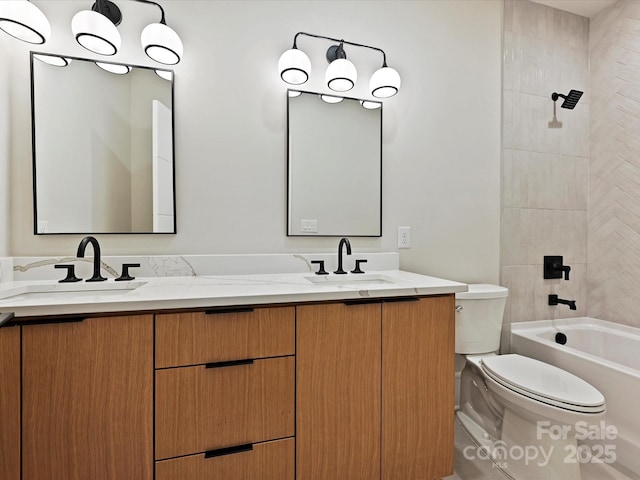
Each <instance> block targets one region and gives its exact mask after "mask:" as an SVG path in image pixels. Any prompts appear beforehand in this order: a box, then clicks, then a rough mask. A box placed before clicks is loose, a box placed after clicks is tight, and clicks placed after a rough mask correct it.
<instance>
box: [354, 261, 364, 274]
mask: <svg viewBox="0 0 640 480" xmlns="http://www.w3.org/2000/svg"><path fill="white" fill-rule="evenodd" d="M361 263H367V261H366V260H365V259H356V268H354V269H353V270H351V273H364V271H363V270H362V269H361V268H360V264H361Z"/></svg>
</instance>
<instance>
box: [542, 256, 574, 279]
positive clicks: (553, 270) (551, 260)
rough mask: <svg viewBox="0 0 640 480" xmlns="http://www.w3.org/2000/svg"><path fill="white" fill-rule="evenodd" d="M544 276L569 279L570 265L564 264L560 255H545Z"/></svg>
mask: <svg viewBox="0 0 640 480" xmlns="http://www.w3.org/2000/svg"><path fill="white" fill-rule="evenodd" d="M543 265H544V278H545V279H550V278H562V277H563V276H564V279H565V280H569V272H570V271H571V267H570V266H569V265H564V263H563V258H562V256H561V255H545V257H544V263H543Z"/></svg>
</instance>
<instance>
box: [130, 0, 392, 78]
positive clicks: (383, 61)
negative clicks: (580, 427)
mask: <svg viewBox="0 0 640 480" xmlns="http://www.w3.org/2000/svg"><path fill="white" fill-rule="evenodd" d="M138 1H143V0H138ZM145 1H146V0H145ZM298 35H306V36H307V37H313V38H323V39H325V40H331V41H332V42H338V43H339V45H340V46H339V47H338V49H337V50H338V51H340V50H342V45H343V44H345V43H346V44H347V45H353V46H354V47H364V48H370V49H371V50H376V51H378V52H380V53H381V54H382V66H383V67H386V66H387V55H386V54H385V53H384V50H382V49H381V48H378V47H372V46H370V45H364V44H362V43H355V42H349V41H347V40H343V39H339V38H333V37H325V36H324V35H316V34H314V33H306V32H298V33H296V34H295V36H294V37H293V48H298V47H297V45H296V43H297V40H298ZM343 51H344V50H343ZM337 58H346V55H345V56H344V57H337Z"/></svg>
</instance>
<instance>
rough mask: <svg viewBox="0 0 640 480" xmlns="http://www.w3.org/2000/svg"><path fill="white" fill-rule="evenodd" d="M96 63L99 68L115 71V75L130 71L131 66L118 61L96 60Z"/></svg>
mask: <svg viewBox="0 0 640 480" xmlns="http://www.w3.org/2000/svg"><path fill="white" fill-rule="evenodd" d="M96 65H97V66H99V67H100V68H101V69H103V70H106V71H107V72H110V73H115V74H116V75H126V74H127V73H129V72H130V71H131V67H130V66H129V65H121V64H119V63H104V62H96Z"/></svg>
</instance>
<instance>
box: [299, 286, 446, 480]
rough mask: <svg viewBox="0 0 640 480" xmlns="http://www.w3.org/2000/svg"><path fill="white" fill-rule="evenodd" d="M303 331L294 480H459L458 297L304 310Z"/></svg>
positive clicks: (305, 307)
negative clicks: (451, 478) (455, 477)
mask: <svg viewBox="0 0 640 480" xmlns="http://www.w3.org/2000/svg"><path fill="white" fill-rule="evenodd" d="M296 328H297V342H296V352H297V353H296V472H297V477H296V478H298V479H313V480H325V479H326V480H334V479H336V478H348V479H350V480H359V479H361V480H372V479H377V478H380V479H382V480H429V479H436V478H440V477H442V476H446V475H450V474H451V473H453V426H454V423H453V422H454V418H453V412H454V411H453V408H454V365H453V362H454V351H453V349H454V337H453V335H454V296H453V295H445V296H434V297H425V298H394V299H388V300H387V301H383V300H378V301H372V302H371V303H358V302H352V303H349V302H345V303H329V304H319V305H301V306H298V307H297V325H296Z"/></svg>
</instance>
